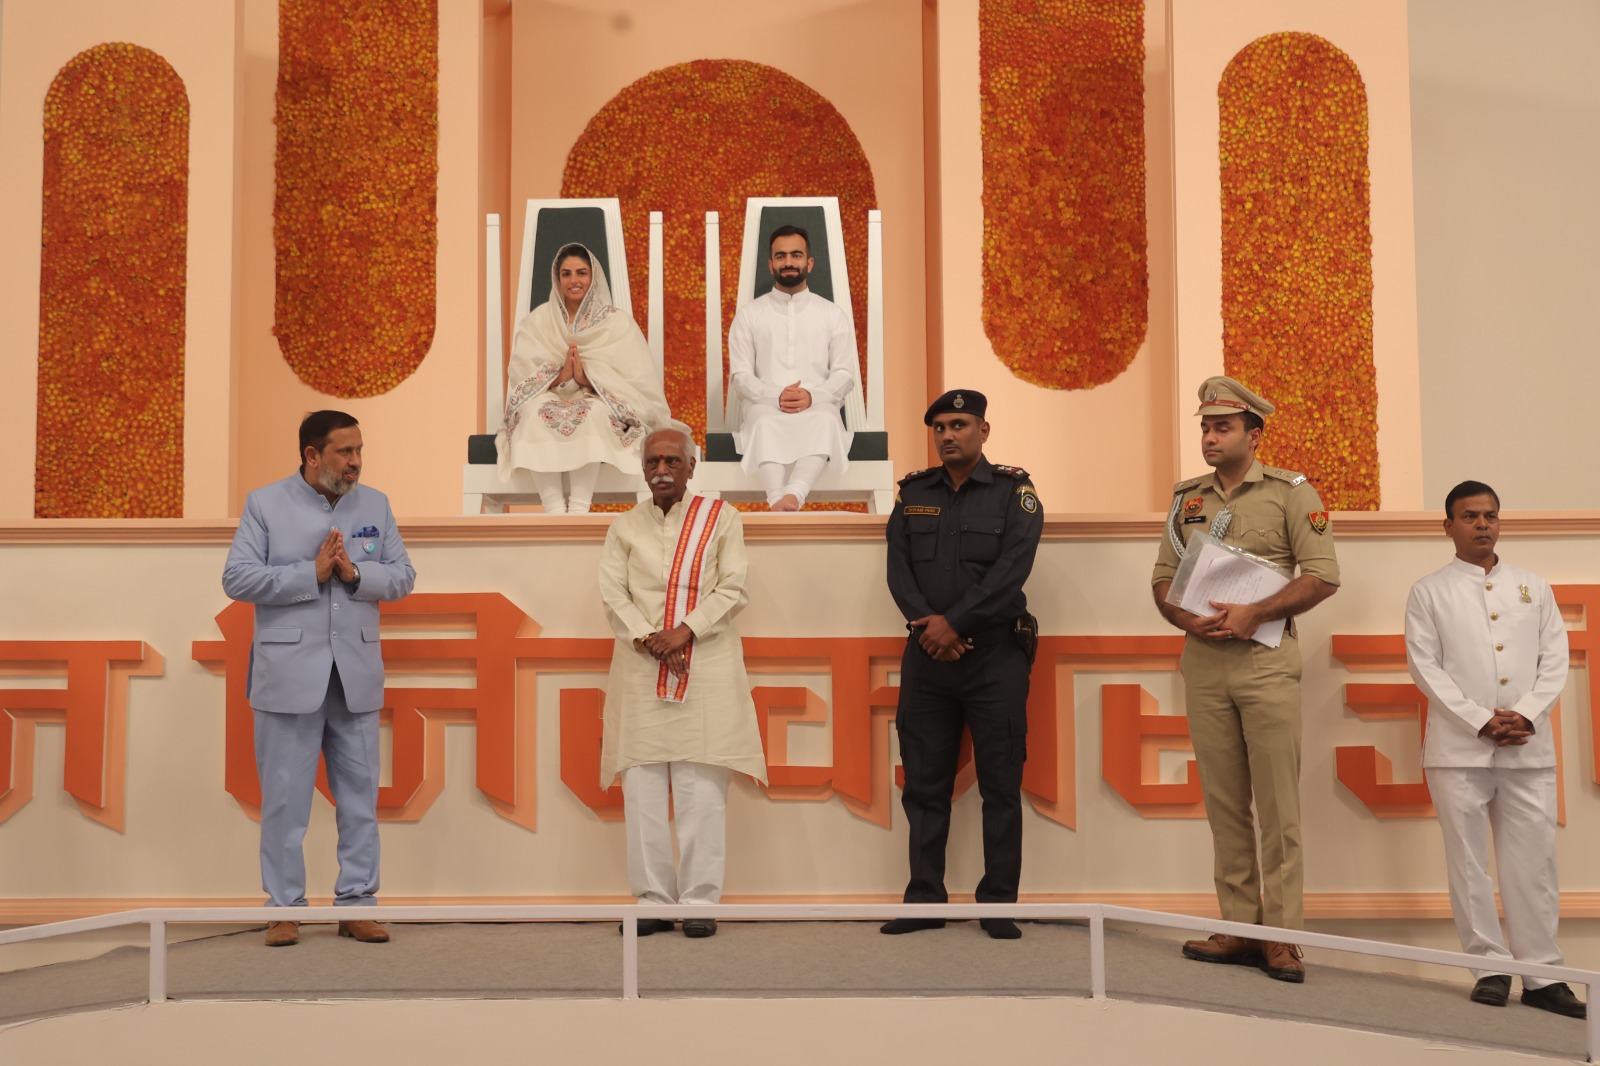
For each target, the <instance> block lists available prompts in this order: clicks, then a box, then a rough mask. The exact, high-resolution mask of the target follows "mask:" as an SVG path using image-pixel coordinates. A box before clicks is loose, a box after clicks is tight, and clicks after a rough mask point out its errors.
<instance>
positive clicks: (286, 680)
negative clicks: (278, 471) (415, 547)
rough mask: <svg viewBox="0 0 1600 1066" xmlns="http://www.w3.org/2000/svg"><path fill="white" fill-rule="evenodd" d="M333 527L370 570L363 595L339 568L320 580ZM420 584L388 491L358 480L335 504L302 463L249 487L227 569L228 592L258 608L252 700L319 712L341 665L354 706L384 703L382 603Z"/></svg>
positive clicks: (288, 710) (364, 575)
mask: <svg viewBox="0 0 1600 1066" xmlns="http://www.w3.org/2000/svg"><path fill="white" fill-rule="evenodd" d="M332 528H337V529H339V530H340V531H341V532H343V533H344V535H345V551H346V552H347V553H348V554H349V556H350V561H351V562H352V563H354V564H355V565H356V566H357V567H358V568H359V569H360V571H361V584H360V586H359V587H357V589H356V591H355V594H354V595H351V594H350V592H349V591H348V590H347V589H346V587H345V584H344V582H342V581H340V580H339V578H338V576H337V575H335V576H333V577H330V578H329V579H328V581H327V582H326V583H324V584H323V585H321V586H320V587H319V586H318V584H317V562H316V560H317V549H318V548H320V547H321V546H322V541H323V540H324V538H326V537H327V535H328V530H329V529H332ZM416 581H417V572H416V570H414V569H412V566H411V558H410V557H409V556H408V555H406V547H405V545H404V544H402V543H401V542H400V530H399V527H398V526H396V525H395V520H394V512H393V511H391V510H390V509H389V497H387V496H385V495H384V494H383V493H381V492H379V491H378V490H377V489H371V488H368V487H367V486H365V485H357V486H356V487H355V488H354V489H352V490H350V493H349V495H347V496H344V497H341V498H340V500H339V503H338V506H334V505H332V504H330V503H328V501H327V500H326V499H324V498H323V496H322V494H321V493H319V492H318V491H317V490H316V489H314V488H312V487H311V486H310V485H308V484H306V480H305V478H303V477H301V476H300V472H299V471H298V470H297V471H295V472H294V474H292V475H290V476H289V477H286V478H284V479H283V480H282V481H275V482H273V483H272V484H270V485H267V486H264V487H262V488H259V489H256V490H255V491H254V492H252V493H250V495H249V497H248V498H247V499H246V500H245V504H244V514H243V515H242V516H241V517H240V519H239V531H238V532H237V533H235V534H234V536H233V547H232V548H230V549H229V551H228V562H227V565H226V566H225V567H224V568H223V571H222V590H223V591H224V592H226V593H227V594H228V596H229V597H230V598H232V599H235V600H243V601H245V602H246V603H253V604H255V605H256V627H255V637H254V640H253V641H252V643H251V646H250V706H252V707H254V708H256V709H257V710H260V711H276V712H278V713H281V714H310V713H311V712H312V711H315V710H316V709H317V708H318V707H321V706H322V701H323V699H324V698H325V697H326V696H327V694H328V679H329V678H330V677H331V675H332V673H333V666H334V664H335V663H338V665H339V679H340V680H341V681H342V682H343V683H344V693H345V702H346V703H347V704H348V705H349V708H350V710H352V711H375V710H377V709H378V708H380V707H382V706H383V654H382V651H381V647H380V645H379V642H378V603H379V602H380V601H383V600H398V599H400V598H401V597H403V596H405V595H406V594H407V593H409V592H410V591H411V587H412V586H413V585H415V584H416Z"/></svg>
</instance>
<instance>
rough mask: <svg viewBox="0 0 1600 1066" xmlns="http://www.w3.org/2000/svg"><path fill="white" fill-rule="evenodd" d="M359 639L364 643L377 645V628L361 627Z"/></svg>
mask: <svg viewBox="0 0 1600 1066" xmlns="http://www.w3.org/2000/svg"><path fill="white" fill-rule="evenodd" d="M361 639H362V640H364V641H366V642H367V643H368V644H375V643H377V641H378V627H377V626H362V627H361Z"/></svg>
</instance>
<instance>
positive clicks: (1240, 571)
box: [1168, 537, 1289, 648]
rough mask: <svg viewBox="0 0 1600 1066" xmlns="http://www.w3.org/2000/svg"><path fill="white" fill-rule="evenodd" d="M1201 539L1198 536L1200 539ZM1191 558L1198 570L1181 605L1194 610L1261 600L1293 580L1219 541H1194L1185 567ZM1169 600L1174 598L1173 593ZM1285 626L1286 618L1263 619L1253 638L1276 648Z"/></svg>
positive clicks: (1204, 611) (1208, 612) (1211, 611)
mask: <svg viewBox="0 0 1600 1066" xmlns="http://www.w3.org/2000/svg"><path fill="white" fill-rule="evenodd" d="M1206 539H1209V538H1206ZM1200 540H1201V538H1199V537H1196V538H1195V541H1196V542H1199V541H1200ZM1191 559H1192V560H1193V565H1194V570H1193V572H1192V573H1191V574H1190V576H1189V580H1188V582H1187V583H1186V584H1184V586H1183V589H1182V596H1181V598H1180V599H1179V600H1178V601H1177V606H1179V607H1182V608H1183V609H1184V610H1185V611H1189V612H1190V613H1192V614H1198V615H1201V616H1205V615H1213V614H1216V613H1217V609H1216V608H1215V607H1213V606H1211V605H1212V604H1213V603H1259V602H1260V601H1261V600H1264V599H1266V598H1267V597H1268V596H1271V595H1272V594H1273V593H1275V592H1277V591H1278V590H1279V589H1281V588H1283V586H1285V585H1287V584H1288V583H1289V579H1288V577H1286V576H1284V575H1283V574H1282V573H1280V572H1279V571H1277V570H1274V569H1273V568H1272V567H1271V565H1269V564H1267V563H1264V562H1259V561H1257V560H1255V559H1252V558H1250V557H1248V556H1245V555H1240V554H1239V553H1237V552H1231V551H1229V550H1228V549H1227V548H1224V547H1222V546H1221V545H1220V544H1218V543H1216V542H1215V541H1212V542H1211V543H1191V544H1190V552H1189V554H1188V555H1187V556H1185V557H1184V560H1183V562H1184V568H1185V569H1187V568H1188V566H1189V564H1190V560H1191ZM1168 600H1169V602H1171V598H1170V597H1168ZM1283 628H1284V619H1282V618H1279V619H1277V620H1275V621H1272V622H1263V623H1262V624H1261V626H1260V628H1258V629H1257V630H1256V631H1255V634H1254V635H1253V636H1252V637H1251V638H1250V639H1251V640H1253V641H1255V642H1256V643H1257V644H1265V645H1266V646H1267V647H1269V648H1276V647H1277V646H1278V645H1279V644H1281V643H1282V642H1283Z"/></svg>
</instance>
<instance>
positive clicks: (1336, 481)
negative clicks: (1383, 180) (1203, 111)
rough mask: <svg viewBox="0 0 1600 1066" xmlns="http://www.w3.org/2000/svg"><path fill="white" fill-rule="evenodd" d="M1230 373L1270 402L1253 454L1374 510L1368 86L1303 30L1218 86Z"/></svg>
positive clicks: (1281, 36) (1342, 503)
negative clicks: (1268, 418) (1275, 410)
mask: <svg viewBox="0 0 1600 1066" xmlns="http://www.w3.org/2000/svg"><path fill="white" fill-rule="evenodd" d="M1217 97H1218V104H1219V108H1220V116H1219V117H1220V128H1221V146H1220V147H1221V176H1222V323H1223V326H1222V329H1223V335H1222V342H1223V362H1224V366H1225V368H1226V370H1227V372H1228V373H1229V374H1230V375H1232V376H1233V377H1236V378H1238V379H1239V380H1240V381H1243V382H1244V383H1245V384H1247V385H1248V386H1250V387H1251V388H1252V389H1255V390H1256V391H1257V392H1260V393H1261V394H1262V395H1263V396H1265V397H1266V398H1267V399H1269V400H1271V401H1272V402H1273V403H1274V404H1276V405H1277V408H1278V413H1277V415H1276V416H1274V417H1273V419H1272V420H1271V422H1270V423H1269V426H1268V431H1267V435H1266V438H1265V439H1264V441H1263V443H1262V447H1261V457H1262V460H1263V461H1264V462H1267V463H1271V464H1273V465H1276V466H1281V467H1287V468H1288V469H1291V470H1298V471H1301V472H1303V473H1305V474H1306V476H1307V477H1309V478H1310V479H1311V481H1312V483H1313V484H1315V485H1316V486H1317V490H1318V492H1319V493H1320V494H1321V496H1322V502H1323V503H1324V504H1326V505H1327V506H1328V507H1330V508H1333V509H1335V510H1349V511H1366V510H1377V508H1378V505H1379V494H1378V436H1377V435H1378V384H1377V371H1376V368H1375V366H1374V364H1373V351H1372V227H1371V205H1370V195H1369V179H1368V172H1367V94H1366V87H1365V85H1364V84H1363V83H1362V80H1361V72H1360V71H1359V70H1357V69H1356V65H1355V63H1354V62H1353V61H1352V60H1351V59H1350V57H1349V56H1347V55H1346V54H1345V53H1344V52H1342V51H1340V50H1339V49H1338V48H1336V47H1334V46H1333V45H1332V44H1330V43H1329V42H1328V41H1326V40H1324V39H1323V38H1321V37H1317V36H1315V35H1313V34H1309V33H1277V34H1273V35H1271V36H1268V37H1262V38H1260V39H1259V40H1256V41H1254V42H1252V43H1251V44H1249V45H1248V46H1246V47H1245V48H1244V49H1243V50H1241V51H1240V52H1239V54H1238V55H1236V56H1234V57H1233V60H1232V61H1231V62H1230V63H1229V64H1228V67H1227V69H1226V70H1225V71H1224V72H1223V75H1222V81H1221V84H1220V85H1219V86H1218V89H1217Z"/></svg>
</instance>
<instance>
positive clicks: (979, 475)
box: [939, 452, 994, 485]
mask: <svg viewBox="0 0 1600 1066" xmlns="http://www.w3.org/2000/svg"><path fill="white" fill-rule="evenodd" d="M939 477H940V478H941V479H943V481H944V483H945V484H946V485H948V484H950V471H949V470H947V469H945V468H944V466H943V465H942V464H941V465H940V467H939ZM967 480H968V481H976V482H978V484H980V485H987V484H989V483H990V482H992V481H993V480H994V464H993V463H991V462H990V461H989V457H988V456H987V455H984V454H983V453H982V452H979V453H978V465H977V466H975V467H973V468H972V473H970V474H968V475H967Z"/></svg>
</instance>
